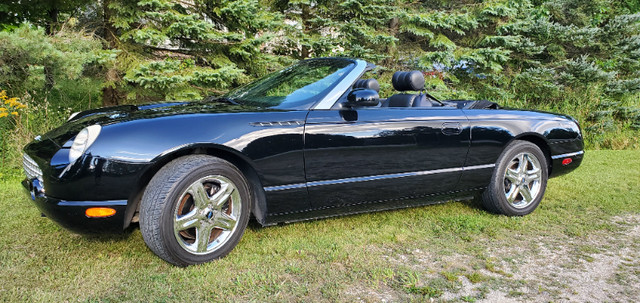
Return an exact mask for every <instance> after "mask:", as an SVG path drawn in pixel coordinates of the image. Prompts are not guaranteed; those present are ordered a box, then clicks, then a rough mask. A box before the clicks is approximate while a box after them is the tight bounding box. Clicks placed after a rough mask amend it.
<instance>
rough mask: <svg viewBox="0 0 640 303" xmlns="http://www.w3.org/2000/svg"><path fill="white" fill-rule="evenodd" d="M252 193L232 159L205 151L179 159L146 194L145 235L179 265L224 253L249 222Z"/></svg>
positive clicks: (142, 215)
mask: <svg viewBox="0 0 640 303" xmlns="http://www.w3.org/2000/svg"><path fill="white" fill-rule="evenodd" d="M251 197H252V195H251V193H250V187H249V183H248V181H247V179H246V178H245V177H244V175H243V174H242V172H241V171H240V170H239V169H238V168H237V167H235V166H234V165H233V164H231V163H229V162H227V161H225V160H223V159H220V158H216V157H212V156H207V155H191V156H184V157H181V158H178V159H175V160H173V161H171V162H169V163H168V164H167V165H165V166H164V167H162V168H161V169H160V170H159V171H158V172H157V173H156V175H155V176H154V177H153V178H152V179H151V181H150V182H149V184H148V185H147V188H146V189H145V192H144V194H143V195H142V201H141V202H140V203H141V206H140V230H141V231H142V237H143V239H144V241H145V243H147V246H149V248H150V249H151V250H152V251H153V252H154V253H155V254H156V255H158V256H159V257H160V258H162V259H164V260H165V261H167V262H169V263H172V264H175V265H179V266H187V265H192V264H199V263H204V262H209V261H211V260H214V259H217V258H221V257H224V256H225V255H227V254H228V253H229V252H230V251H231V250H232V249H233V248H234V247H235V246H236V244H238V242H239V241H240V238H241V237H242V234H243V233H244V230H245V229H246V227H247V222H248V221H249V212H250V209H251V207H250V205H251Z"/></svg>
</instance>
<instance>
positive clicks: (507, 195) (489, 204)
mask: <svg viewBox="0 0 640 303" xmlns="http://www.w3.org/2000/svg"><path fill="white" fill-rule="evenodd" d="M547 179H548V166H547V161H546V158H545V156H544V154H543V153H542V151H541V150H540V148H539V147H538V146H537V145H535V144H533V143H531V142H527V141H520V140H516V141H514V142H512V143H511V144H509V145H508V146H507V147H506V148H505V150H504V152H503V153H502V155H500V158H499V159H498V162H497V166H496V168H495V169H494V172H493V176H492V178H491V182H490V183H489V187H487V189H486V190H485V191H484V193H483V194H482V203H483V205H484V207H485V208H486V209H487V210H489V211H491V212H494V213H498V214H504V215H507V216H523V215H526V214H529V213H531V212H533V211H534V210H535V209H536V207H538V204H540V201H541V200H542V197H543V196H544V192H545V189H546V187H547Z"/></svg>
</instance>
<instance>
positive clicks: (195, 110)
mask: <svg viewBox="0 0 640 303" xmlns="http://www.w3.org/2000/svg"><path fill="white" fill-rule="evenodd" d="M264 111H278V110H273V109H261V108H258V107H253V106H245V105H233V104H228V103H222V102H202V101H190V102H164V103H152V104H143V105H120V106H113V107H104V108H97V109H91V110H86V111H82V112H79V113H78V114H76V115H75V116H73V117H72V118H71V119H70V120H69V121H67V122H66V123H64V124H62V125H61V126H60V127H58V128H55V129H53V130H51V131H49V132H48V133H46V134H44V135H42V136H39V137H38V138H37V139H36V141H40V140H43V141H44V140H45V139H48V140H51V141H53V142H55V143H56V144H57V145H59V146H63V145H64V144H65V143H68V141H69V140H70V139H72V138H73V137H75V135H76V134H78V133H79V132H80V131H81V130H82V129H83V128H85V127H87V126H89V125H94V124H98V125H102V126H106V125H112V124H118V123H125V122H129V121H134V120H146V119H156V118H160V117H167V116H176V115H193V114H214V115H215V114H222V113H225V114H228V113H243V112H264Z"/></svg>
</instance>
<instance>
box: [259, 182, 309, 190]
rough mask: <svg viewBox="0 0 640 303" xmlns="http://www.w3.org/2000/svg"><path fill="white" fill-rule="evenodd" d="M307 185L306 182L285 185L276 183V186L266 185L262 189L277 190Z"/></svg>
mask: <svg viewBox="0 0 640 303" xmlns="http://www.w3.org/2000/svg"><path fill="white" fill-rule="evenodd" d="M305 187H307V184H306V183H296V184H287V185H278V186H268V187H265V188H264V191H278V190H287V189H296V188H305Z"/></svg>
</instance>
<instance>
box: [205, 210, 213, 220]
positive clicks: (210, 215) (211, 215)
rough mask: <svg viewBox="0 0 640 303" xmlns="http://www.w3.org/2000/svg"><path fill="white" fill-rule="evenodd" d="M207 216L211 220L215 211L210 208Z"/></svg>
mask: <svg viewBox="0 0 640 303" xmlns="http://www.w3.org/2000/svg"><path fill="white" fill-rule="evenodd" d="M205 216H206V217H207V219H209V220H211V218H213V211H211V210H210V211H209V212H207V214H206V215H205Z"/></svg>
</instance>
